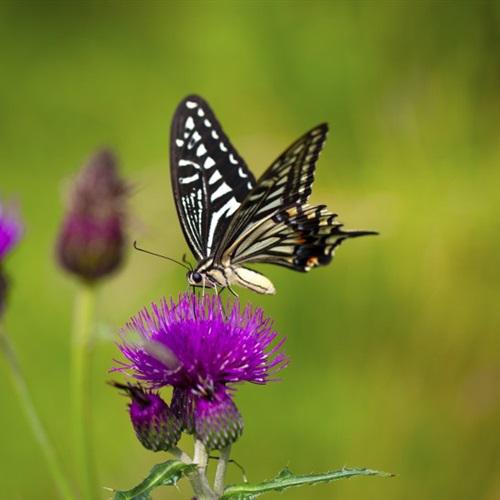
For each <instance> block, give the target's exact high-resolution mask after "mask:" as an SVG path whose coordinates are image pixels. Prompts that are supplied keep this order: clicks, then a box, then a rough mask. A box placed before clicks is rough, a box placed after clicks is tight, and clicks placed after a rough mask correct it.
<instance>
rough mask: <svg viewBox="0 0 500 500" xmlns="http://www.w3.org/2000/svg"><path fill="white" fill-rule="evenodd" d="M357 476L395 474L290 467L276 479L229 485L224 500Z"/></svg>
mask: <svg viewBox="0 0 500 500" xmlns="http://www.w3.org/2000/svg"><path fill="white" fill-rule="evenodd" d="M356 476H379V477H390V476H393V474H388V473H387V472H380V471H376V470H372V469H347V468H344V469H341V470H337V471H331V472H324V473H319V474H301V475H298V474H294V473H293V472H291V471H290V470H288V469H283V470H282V471H281V472H280V473H279V474H278V475H277V476H276V477H275V478H274V479H271V480H269V481H263V482H262V483H256V484H252V483H243V484H235V485H231V486H228V487H227V488H226V489H225V490H224V495H223V496H222V500H229V499H231V500H252V499H254V498H257V497H258V496H260V495H262V494H263V493H267V492H269V491H283V490H285V489H287V488H293V487H297V486H307V485H313V484H318V483H329V482H330V481H337V480H339V479H348V478H351V477H356Z"/></svg>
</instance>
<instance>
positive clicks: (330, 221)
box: [170, 95, 377, 294]
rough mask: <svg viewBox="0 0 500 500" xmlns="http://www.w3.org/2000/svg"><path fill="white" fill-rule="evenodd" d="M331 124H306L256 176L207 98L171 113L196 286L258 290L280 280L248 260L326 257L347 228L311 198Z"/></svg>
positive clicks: (178, 198) (177, 191) (177, 186)
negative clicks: (297, 135) (318, 160)
mask: <svg viewBox="0 0 500 500" xmlns="http://www.w3.org/2000/svg"><path fill="white" fill-rule="evenodd" d="M327 132H328V125H327V124H326V123H322V124H320V125H318V126H317V127H314V128H313V129H311V130H309V132H307V133H305V134H304V135H303V136H302V137H300V138H299V139H298V140H297V141H295V142H294V143H293V144H292V145H291V146H290V147H288V148H287V149H286V150H285V151H284V152H283V153H282V154H281V155H280V156H279V157H278V158H277V159H276V160H275V161H274V162H273V163H272V164H271V166H270V167H269V168H268V169H267V170H266V171H265V172H264V174H263V175H262V176H261V177H260V178H259V179H258V180H255V177H254V176H253V175H252V172H250V170H249V168H248V167H247V165H246V163H245V161H244V160H243V158H242V157H241V156H240V154H239V153H238V152H237V151H236V149H235V148H234V146H233V145H232V144H231V142H230V141H229V139H228V137H227V136H226V134H225V133H224V131H223V130H222V127H221V125H220V123H219V121H218V120H217V118H216V117H215V115H214V113H213V111H212V109H211V108H210V106H209V105H208V103H207V102H206V101H205V100H204V99H202V98H201V97H199V96H197V95H190V96H188V97H186V98H185V99H183V100H182V101H181V102H180V104H179V105H178V107H177V109H176V111H175V113H174V116H173V120H172V127H171V141H170V172H171V181H172V187H173V193H174V199H175V205H176V208H177V214H178V216H179V220H180V223H181V227H182V231H183V233H184V237H185V239H186V242H187V244H188V245H189V247H190V249H191V251H192V253H193V255H194V256H195V258H196V259H197V264H196V266H195V267H194V269H191V270H190V271H189V272H188V274H187V279H188V283H189V284H190V285H192V286H202V287H204V288H205V287H206V288H215V289H216V291H217V289H224V288H229V290H231V291H232V292H233V293H235V292H234V291H233V289H232V288H231V287H232V286H233V285H239V286H242V287H245V288H248V289H250V290H253V291H254V292H257V293H261V294H274V293H275V287H274V285H273V284H272V282H271V281H270V280H269V279H268V278H267V277H266V276H264V275H263V274H261V273H259V272H257V271H255V270H253V269H250V268H248V267H247V264H254V263H269V264H277V265H279V266H285V267H288V268H290V269H294V270H296V271H302V272H307V271H310V270H311V269H313V268H315V267H318V266H324V265H326V264H328V263H329V262H330V261H331V260H332V257H333V255H334V252H335V250H336V248H337V247H338V246H339V245H340V244H341V243H342V242H343V241H344V240H346V239H348V238H354V237H358V236H366V235H371V234H377V233H376V232H374V231H347V230H345V229H343V226H342V224H341V223H340V222H339V221H338V220H337V215H336V214H334V213H331V212H329V211H328V210H327V208H326V206H325V205H311V204H309V203H308V198H309V195H310V194H311V186H312V183H313V180H314V169H315V166H316V161H317V159H318V156H319V154H320V151H321V149H322V147H323V144H324V142H325V139H326V136H327Z"/></svg>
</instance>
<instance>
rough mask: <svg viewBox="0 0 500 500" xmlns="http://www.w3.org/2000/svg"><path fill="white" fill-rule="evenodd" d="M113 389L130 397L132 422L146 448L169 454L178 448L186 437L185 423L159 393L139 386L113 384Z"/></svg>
mask: <svg viewBox="0 0 500 500" xmlns="http://www.w3.org/2000/svg"><path fill="white" fill-rule="evenodd" d="M112 385H113V386H114V387H116V388H118V389H121V390H122V391H124V393H125V394H126V395H127V396H129V397H130V399H131V402H130V404H129V414H130V420H131V421H132V425H133V427H134V430H135V433H136V435H137V438H138V439H139V441H140V442H141V443H142V445H143V446H144V447H145V448H147V449H148V450H152V451H168V450H169V449H171V448H172V447H173V446H175V445H176V444H177V442H178V441H179V439H180V437H181V433H182V428H181V422H180V420H179V419H178V418H177V417H176V416H175V415H174V413H173V412H172V410H171V409H170V408H169V407H168V405H167V404H166V403H165V402H164V401H163V399H162V398H161V397H160V396H159V395H158V394H157V393H155V392H152V391H149V390H146V389H144V388H143V387H141V386H140V385H138V384H137V385H133V384H127V385H124V384H118V383H116V382H113V383H112Z"/></svg>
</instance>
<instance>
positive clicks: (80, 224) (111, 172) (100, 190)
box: [57, 150, 128, 282]
mask: <svg viewBox="0 0 500 500" xmlns="http://www.w3.org/2000/svg"><path fill="white" fill-rule="evenodd" d="M127 192H128V187H127V185H126V184H125V182H124V181H123V180H122V179H121V178H120V176H119V175H118V168H117V162H116V159H115V157H114V156H113V154H112V153H111V152H109V151H106V150H103V151H100V152H98V153H97V154H96V155H95V156H94V157H93V158H92V159H91V160H90V162H89V163H88V164H87V165H86V166H85V167H84V168H83V169H82V170H81V172H80V173H79V175H78V177H77V179H76V180H75V182H74V184H73V186H72V190H71V192H70V197H69V202H68V207H67V213H66V216H65V219H64V222H63V225H62V228H61V231H60V234H59V239H58V242H57V257H58V260H59V263H60V264H61V266H62V267H63V268H64V269H66V270H67V271H69V272H70V273H73V274H75V275H77V276H78V277H80V278H81V279H83V280H84V281H87V282H94V281H96V280H98V279H100V278H102V277H103V276H106V275H108V274H110V273H111V272H113V271H115V270H116V269H117V268H118V267H119V266H120V264H121V262H122V259H123V252H124V248H125V233H124V223H125V220H124V219H125V201H126V195H127Z"/></svg>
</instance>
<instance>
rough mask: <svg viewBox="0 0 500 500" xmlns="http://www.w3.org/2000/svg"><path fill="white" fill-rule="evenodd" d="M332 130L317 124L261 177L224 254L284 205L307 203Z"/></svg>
mask: <svg viewBox="0 0 500 500" xmlns="http://www.w3.org/2000/svg"><path fill="white" fill-rule="evenodd" d="M327 132H328V126H327V124H321V125H318V126H317V127H315V128H313V129H312V130H310V131H309V132H307V133H306V134H304V135H303V136H302V137H301V138H300V139H298V140H297V141H296V142H294V143H293V144H292V145H291V146H290V147H289V148H288V149H287V150H286V151H284V152H283V153H282V154H281V155H280V156H279V157H278V158H277V159H276V160H275V161H274V162H273V163H272V165H271V166H270V167H269V168H268V169H267V170H266V171H265V172H264V174H263V175H262V176H261V177H260V178H259V180H258V181H257V184H256V185H255V188H254V189H253V190H252V191H251V192H250V193H249V194H248V196H247V197H246V198H245V200H244V201H243V203H242V205H241V207H240V208H239V210H238V211H237V212H236V214H235V215H234V217H233V220H232V221H231V223H230V225H229V227H228V229H227V232H226V234H225V237H224V240H223V241H222V242H221V245H220V246H219V248H218V250H217V257H218V258H222V257H223V254H224V252H225V251H227V249H228V248H230V247H231V246H232V245H233V244H234V243H235V241H236V240H237V239H238V238H240V237H241V235H242V234H243V233H245V232H247V230H248V229H249V228H251V227H255V226H256V225H258V224H260V223H262V222H263V221H265V220H266V219H267V218H269V217H270V216H272V215H273V214H276V213H277V212H279V211H280V210H283V209H284V208H285V209H286V208H288V207H291V206H294V205H296V204H297V205H299V206H300V205H302V204H304V203H306V201H307V199H308V198H309V195H310V194H311V186H312V183H313V181H314V169H315V166H316V161H317V159H318V157H319V153H320V151H321V149H322V147H323V144H324V142H325V139H326V135H327Z"/></svg>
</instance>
